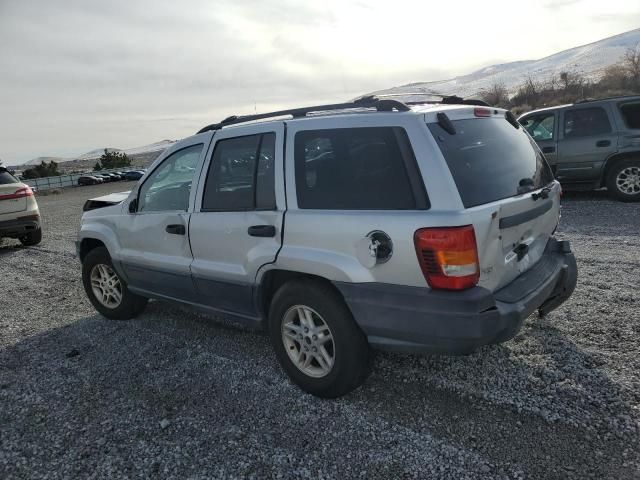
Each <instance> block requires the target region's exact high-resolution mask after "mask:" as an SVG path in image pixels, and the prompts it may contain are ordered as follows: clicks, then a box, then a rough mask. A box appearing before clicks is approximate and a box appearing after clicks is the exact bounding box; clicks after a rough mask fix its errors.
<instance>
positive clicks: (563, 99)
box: [480, 44, 640, 115]
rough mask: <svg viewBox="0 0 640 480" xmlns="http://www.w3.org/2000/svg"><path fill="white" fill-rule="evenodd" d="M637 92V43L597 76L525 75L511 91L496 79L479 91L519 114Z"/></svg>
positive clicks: (493, 102) (639, 72)
mask: <svg viewBox="0 0 640 480" xmlns="http://www.w3.org/2000/svg"><path fill="white" fill-rule="evenodd" d="M634 94H640V44H638V45H636V46H635V47H630V48H628V49H627V50H626V51H625V53H624V55H623V57H622V59H621V60H620V62H618V63H616V64H613V65H611V66H609V67H607V68H606V69H605V70H604V72H603V74H602V76H601V77H600V79H598V80H591V79H588V78H586V77H585V76H584V75H583V74H581V73H579V72H571V71H565V72H561V73H560V75H557V76H555V77H552V78H549V79H548V80H544V81H540V80H536V79H535V78H534V77H533V76H531V75H529V76H527V77H526V78H525V79H524V81H523V83H522V84H520V85H519V86H518V87H517V89H516V91H515V93H514V94H513V95H510V94H509V91H508V90H507V88H506V87H505V85H504V83H501V82H496V83H494V84H493V85H491V87H489V88H486V89H484V90H482V91H481V92H480V98H482V100H484V101H485V102H487V103H488V104H489V105H492V106H495V107H502V108H507V109H510V110H511V111H513V113H514V114H516V115H520V114H522V113H525V112H528V111H530V110H535V109H537V108H543V107H553V106H556V105H563V104H567V103H574V102H576V101H578V100H585V99H591V98H593V99H595V98H606V97H615V96H621V95H634Z"/></svg>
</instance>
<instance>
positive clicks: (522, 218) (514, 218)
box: [500, 200, 553, 229]
mask: <svg viewBox="0 0 640 480" xmlns="http://www.w3.org/2000/svg"><path fill="white" fill-rule="evenodd" d="M551 207H553V201H552V200H549V201H548V202H545V203H543V204H542V205H538V206H537V207H536V208H532V209H531V210H527V211H526V212H522V213H516V214H515V215H511V216H510V217H503V218H501V219H500V229H505V228H511V227H515V226H517V225H521V224H523V223H527V222H528V221H530V220H533V219H534V218H538V217H539V216H541V215H544V214H545V213H547V212H548V211H549V210H551Z"/></svg>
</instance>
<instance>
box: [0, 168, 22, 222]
mask: <svg viewBox="0 0 640 480" xmlns="http://www.w3.org/2000/svg"><path fill="white" fill-rule="evenodd" d="M25 187H26V185H23V184H22V183H20V182H18V180H17V179H16V178H15V177H14V176H13V175H11V174H10V173H9V172H7V171H6V170H5V169H4V168H0V215H4V214H7V213H14V212H21V211H23V210H26V209H27V196H26V195H25V192H24V188H25Z"/></svg>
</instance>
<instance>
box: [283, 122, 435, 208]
mask: <svg viewBox="0 0 640 480" xmlns="http://www.w3.org/2000/svg"><path fill="white" fill-rule="evenodd" d="M295 169H296V192H297V198H298V207H299V208H304V209H326V210H409V209H422V208H428V203H427V198H426V194H425V192H424V185H422V180H421V178H420V175H419V172H418V169H417V166H416V162H415V158H414V156H413V151H412V150H411V145H410V143H409V139H408V137H407V134H406V132H405V131H404V129H403V128H399V127H367V128H341V129H328V130H307V131H301V132H298V133H296V136H295Z"/></svg>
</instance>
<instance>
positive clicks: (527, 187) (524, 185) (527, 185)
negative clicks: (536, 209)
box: [518, 178, 551, 201]
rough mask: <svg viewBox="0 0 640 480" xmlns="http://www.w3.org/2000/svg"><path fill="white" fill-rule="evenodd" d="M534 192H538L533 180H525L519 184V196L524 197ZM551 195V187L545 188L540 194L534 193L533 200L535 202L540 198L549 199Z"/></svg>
mask: <svg viewBox="0 0 640 480" xmlns="http://www.w3.org/2000/svg"><path fill="white" fill-rule="evenodd" d="M533 190H536V187H535V184H534V182H533V179H532V178H523V179H522V180H520V181H519V182H518V195H523V194H525V193H529V192H531V191H533ZM549 193H551V187H544V188H543V189H542V190H540V191H539V192H537V193H532V194H531V198H532V199H533V201H536V200H538V199H539V198H549Z"/></svg>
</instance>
